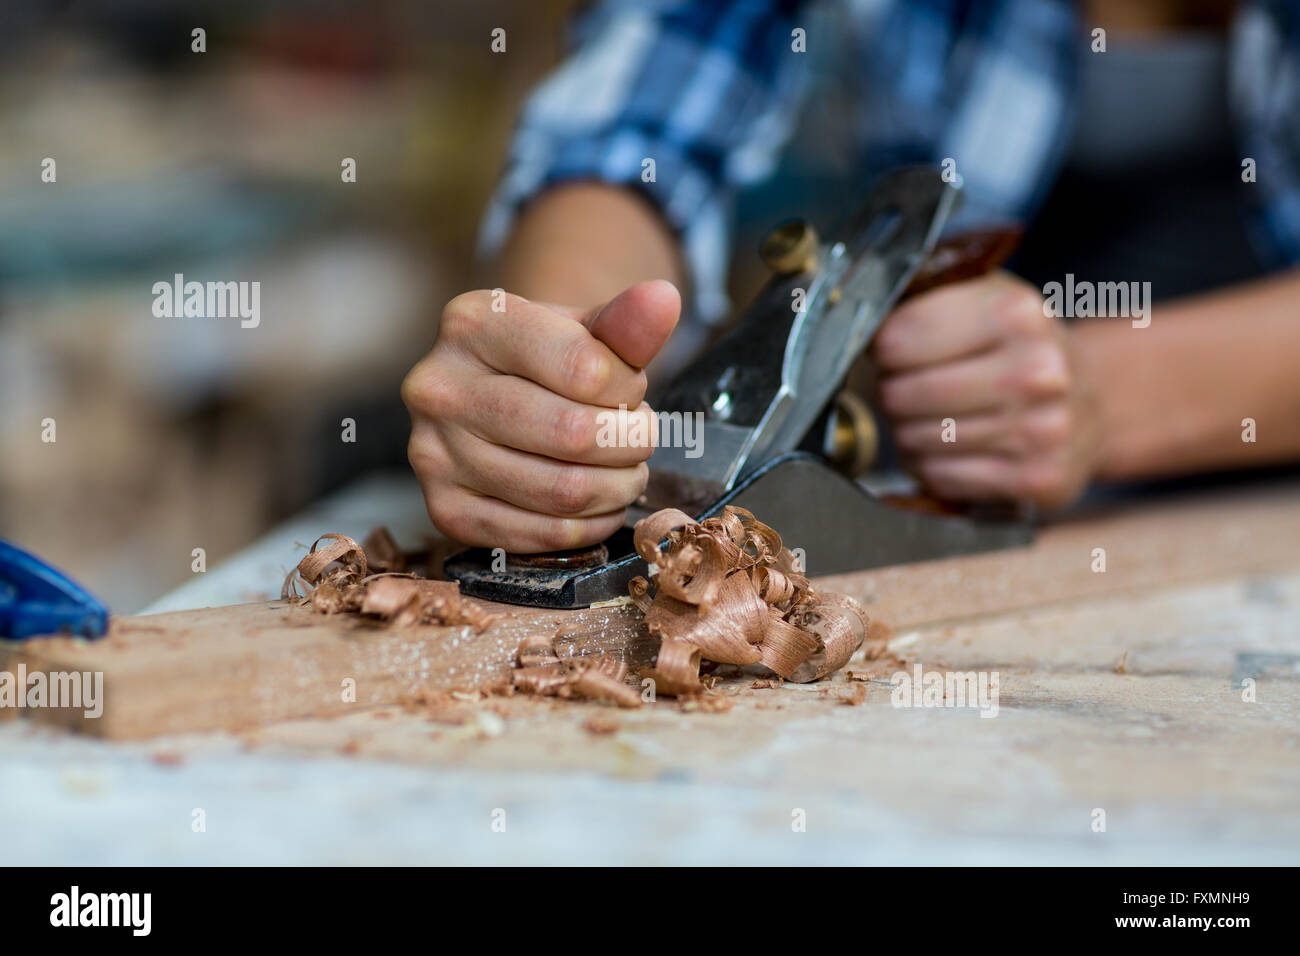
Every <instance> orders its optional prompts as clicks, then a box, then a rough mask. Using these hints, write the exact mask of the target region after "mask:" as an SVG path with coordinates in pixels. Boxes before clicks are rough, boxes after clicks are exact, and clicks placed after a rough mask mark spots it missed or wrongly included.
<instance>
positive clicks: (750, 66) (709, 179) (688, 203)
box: [480, 0, 809, 323]
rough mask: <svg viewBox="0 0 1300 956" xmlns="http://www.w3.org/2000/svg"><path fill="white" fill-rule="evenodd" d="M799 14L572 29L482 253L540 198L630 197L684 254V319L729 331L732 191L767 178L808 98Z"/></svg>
mask: <svg viewBox="0 0 1300 956" xmlns="http://www.w3.org/2000/svg"><path fill="white" fill-rule="evenodd" d="M803 7H804V4H803V3H800V2H796V0H788V2H761V0H734V2H733V0H729V2H723V0H691V2H683V0H678V2H667V0H658V2H650V3H647V2H643V0H642V2H635V3H634V2H620V0H607V2H604V3H601V4H599V5H597V6H596V7H595V8H594V9H592V10H591V11H589V12H588V13H586V14H584V15H583V16H582V17H580V18H579V20H578V21H577V23H576V37H577V41H578V42H577V46H576V49H575V50H574V52H573V53H572V55H570V57H569V58H568V59H567V60H566V61H565V62H563V63H562V64H561V65H560V66H559V67H558V68H557V69H556V70H555V71H554V72H553V73H551V74H550V75H549V76H548V77H547V78H546V79H545V80H544V81H543V82H542V83H541V84H540V85H539V86H538V87H537V88H536V89H535V90H534V91H533V93H532V94H531V95H530V96H529V98H528V100H527V101H526V102H525V104H524V107H523V110H522V113H521V115H520V118H519V121H518V124H517V127H516V130H515V134H514V138H513V141H512V143H511V146H510V150H509V154H508V157H507V161H506V167H505V172H504V175H503V176H502V179H501V182H500V184H499V186H498V188H497V191H496V193H495V195H494V197H493V199H492V201H491V203H490V205H489V207H488V211H487V214H486V217H485V220H484V223H483V229H482V233H481V236H480V253H482V254H485V255H490V254H492V253H494V252H496V251H497V250H498V249H499V248H500V247H501V245H502V244H503V243H504V241H505V239H506V236H507V235H508V234H509V231H510V227H511V225H512V223H513V221H514V218H515V216H516V215H517V214H518V212H519V210H520V209H521V207H522V206H523V205H524V204H525V203H526V202H527V201H528V200H529V199H531V198H532V197H534V196H536V195H537V194H538V193H540V192H542V191H543V190H544V189H546V188H547V187H548V186H551V185H553V184H556V183H560V182H564V181H571V180H594V181H599V182H606V183H611V184H618V185H625V186H629V187H632V188H634V189H637V190H639V191H640V192H642V193H643V194H644V195H645V196H646V197H647V198H649V199H650V200H651V201H652V202H653V203H654V205H655V206H656V207H657V208H658V209H659V211H660V212H661V213H662V215H663V216H664V219H665V221H666V222H667V223H668V225H669V226H670V228H672V229H673V231H674V232H675V233H676V234H677V236H678V237H679V239H680V241H681V244H682V250H683V254H684V258H685V261H686V266H687V268H688V270H689V272H690V279H691V289H692V292H693V301H692V302H691V303H689V304H688V313H689V314H690V315H692V316H693V317H694V318H695V319H696V320H698V321H703V322H706V323H714V322H717V321H718V320H720V319H722V318H724V317H725V316H726V315H727V312H728V309H729V305H728V302H727V294H726V277H727V266H728V262H729V259H730V243H731V232H732V218H733V215H732V210H733V206H734V195H735V191H736V189H737V188H738V187H741V186H744V185H746V184H748V183H752V182H756V181H760V180H762V179H764V178H765V177H767V176H769V175H770V174H771V172H772V170H773V168H774V166H775V163H776V160H777V158H778V156H779V153H780V151H781V149H782V148H783V147H784V145H785V143H786V142H787V140H788V139H789V137H790V135H791V132H792V130H793V128H794V126H795V123H796V120H797V118H798V111H799V108H800V106H801V103H802V100H803V93H804V90H805V88H806V86H807V77H808V74H809V71H808V70H807V69H806V68H805V66H804V63H805V60H806V57H807V55H808V54H807V53H805V52H804V40H805V37H806V34H805V33H803V32H801V24H800V13H801V9H802V8H803Z"/></svg>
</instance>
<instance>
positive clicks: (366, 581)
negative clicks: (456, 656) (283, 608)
mask: <svg viewBox="0 0 1300 956" xmlns="http://www.w3.org/2000/svg"><path fill="white" fill-rule="evenodd" d="M382 530H383V529H380V531H382ZM377 533H378V532H377ZM377 533H376V534H377ZM376 534H372V535H371V536H370V538H368V539H367V541H368V542H370V541H373V540H376ZM383 538H386V539H387V542H388V543H389V544H391V543H392V538H391V537H388V535H387V532H384V533H383ZM322 541H328V542H329V543H328V544H326V545H325V546H323V547H322V546H321V542H322ZM384 547H385V546H384V544H383V540H382V539H380V543H379V550H380V551H381V552H382V551H383V549H384ZM393 554H397V556H398V558H400V557H401V555H400V552H397V550H396V546H395V545H394V546H393V549H392V552H389V553H384V554H382V556H381V557H380V560H379V561H376V562H375V563H376V564H379V565H380V566H391V565H392V563H393V561H394V559H393V557H392V555H393ZM371 566H372V564H371V559H370V558H368V557H367V551H366V549H365V548H363V547H362V546H361V545H359V544H357V542H356V541H355V540H353V539H352V538H349V537H348V536H347V535H345V534H323V535H321V536H320V537H319V538H317V539H316V540H315V541H314V542H313V543H312V546H311V549H310V550H309V551H308V552H307V554H306V555H305V556H304V557H303V559H302V560H301V561H299V562H298V566H297V567H296V568H294V569H293V570H292V571H290V572H289V574H288V575H287V576H286V577H285V579H284V585H283V587H282V588H281V589H280V598H281V600H285V601H289V600H296V601H297V602H298V603H299V604H304V605H307V604H309V605H311V606H312V607H313V608H314V609H315V610H316V611H318V612H319V613H321V614H338V613H341V612H351V613H357V614H366V615H370V616H372V617H377V618H380V619H382V620H384V621H388V622H390V623H392V624H395V625H397V626H399V627H405V626H408V625H412V624H468V625H470V626H471V627H473V628H474V630H475V631H477V632H479V633H481V632H482V631H483V630H484V629H485V628H486V627H487V626H488V625H489V624H490V623H492V621H494V620H495V619H496V615H494V614H488V613H486V612H485V611H484V610H483V609H482V608H480V607H478V606H477V605H475V604H472V603H470V602H467V601H465V600H464V599H463V598H462V597H461V594H460V585H459V584H457V583H456V582H455V581H430V580H428V579H426V578H417V577H415V576H414V575H408V574H396V573H392V572H382V573H379V574H370V573H369V571H370V568H371ZM300 585H301V586H302V589H303V591H304V594H299V592H298V588H299V586H300Z"/></svg>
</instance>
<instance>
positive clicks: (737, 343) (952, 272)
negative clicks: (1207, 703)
mask: <svg viewBox="0 0 1300 956" xmlns="http://www.w3.org/2000/svg"><path fill="white" fill-rule="evenodd" d="M960 198H961V185H960V182H949V181H946V180H945V179H944V178H943V177H941V176H940V174H939V171H938V170H937V169H934V168H928V167H908V168H904V169H899V170H895V171H893V172H891V173H888V174H886V175H885V176H883V177H882V178H881V179H880V181H879V182H878V183H877V184H876V186H875V188H874V189H873V190H872V191H871V193H870V195H869V196H868V198H867V200H866V202H865V203H864V205H863V206H862V208H861V209H860V210H858V212H857V213H856V214H855V215H853V216H852V217H850V218H849V219H848V220H847V222H845V223H843V224H842V225H841V226H840V227H839V228H837V229H836V230H835V231H834V232H832V233H831V234H830V235H829V236H828V237H827V238H825V239H820V238H819V237H818V236H817V234H816V232H815V231H814V229H813V228H812V227H811V226H810V225H808V224H807V223H804V222H792V223H788V224H786V225H784V226H782V227H780V228H778V229H777V230H775V231H774V232H773V233H771V234H770V235H769V236H768V237H767V239H766V240H765V241H764V243H763V248H762V250H761V252H762V256H763V259H764V261H765V262H766V263H767V265H768V266H769V267H770V268H771V270H772V271H773V273H774V274H773V276H772V278H771V279H770V280H769V281H768V283H767V284H766V286H765V287H764V288H763V290H762V291H761V292H760V293H759V295H758V297H757V298H756V299H755V301H754V302H753V303H752V304H751V305H750V307H749V308H748V309H747V310H746V311H745V313H744V314H743V315H742V316H741V318H740V320H739V321H738V322H737V323H736V325H735V326H734V327H733V328H732V330H731V331H730V332H729V333H728V334H727V335H725V336H724V337H723V338H722V339H721V340H720V341H719V342H718V343H717V344H716V345H715V346H713V347H712V348H711V349H709V350H708V351H707V352H706V353H705V354H703V355H702V356H700V357H699V358H698V359H697V360H696V361H694V362H693V363H692V364H691V365H689V366H688V367H687V368H685V369H684V370H683V371H682V372H681V373H680V374H679V375H678V376H677V377H676V378H675V379H674V380H673V381H672V382H671V383H670V384H669V385H668V386H667V387H666V388H665V389H663V390H662V391H661V392H659V393H658V394H657V396H656V397H655V399H653V400H652V401H651V406H652V407H653V408H654V409H655V410H656V412H657V413H658V414H659V416H660V421H661V427H660V441H659V443H658V445H657V447H656V448H655V451H654V454H653V455H652V456H651V458H650V462H649V464H650V480H649V484H648V485H647V487H646V491H645V493H644V495H642V497H641V499H639V500H638V502H637V503H636V506H635V507H633V508H630V509H628V518H627V522H626V525H625V527H624V528H622V529H621V530H620V531H619V532H617V533H616V534H615V535H613V536H612V537H611V538H610V539H609V540H607V541H605V542H604V543H603V544H600V545H596V546H595V547H594V548H584V549H578V550H576V551H568V552H561V553H556V554H538V555H508V554H504V553H503V552H501V551H500V550H499V549H498V550H497V551H495V552H493V551H490V550H488V549H484V548H475V549H470V550H469V551H465V552H462V553H461V554H459V555H456V556H454V557H452V558H449V559H448V560H447V562H446V564H445V572H446V575H447V577H449V578H452V579H455V580H458V581H459V582H460V586H461V590H462V591H463V592H464V593H466V594H471V595H474V596H475V597H481V598H485V599H490V600H495V601H505V602H507V603H512V604H526V605H534V606H540V607H556V608H573V607H585V606H588V605H591V604H595V603H600V602H603V601H609V600H613V599H616V598H619V597H622V596H624V595H626V594H627V584H628V581H629V580H631V579H632V578H633V577H635V576H637V575H644V574H646V571H647V569H646V567H645V563H644V562H643V561H642V560H641V559H640V558H639V557H638V556H637V554H636V552H635V551H634V550H633V548H632V525H633V524H634V523H635V522H636V521H637V520H638V519H640V518H641V517H644V516H645V515H646V514H648V513H650V512H652V511H656V510H658V509H660V508H680V509H681V510H683V511H685V512H687V513H688V514H692V515H694V516H696V517H699V518H705V517H709V516H711V515H714V514H718V513H720V512H721V511H722V509H723V508H724V507H725V506H726V505H739V506H740V507H743V508H747V509H749V510H750V511H752V512H754V514H756V515H757V516H759V517H760V518H761V519H762V520H763V521H764V522H765V523H766V524H769V525H771V526H772V527H774V528H776V529H777V530H779V531H780V533H781V535H782V537H783V539H784V540H785V542H786V544H787V546H788V547H790V548H791V549H792V550H794V551H795V553H796V554H797V555H801V556H802V557H803V559H804V569H805V571H806V572H807V573H808V574H810V575H821V574H836V573H840V572H846V571H856V570H861V569H865V568H873V567H882V566H886V565H893V564H902V563H906V562H910V561H924V560H930V559H934V558H942V557H949V556H952V555H957V554H968V553H972V552H976V551H987V550H993V549H998V548H1006V547H1013V546H1017V545H1023V544H1027V543H1029V541H1030V540H1032V536H1033V532H1032V529H1031V526H1030V524H1029V523H1028V521H1027V520H1024V519H1023V517H1018V516H1017V517H1007V516H1005V515H1004V516H1001V517H998V518H990V517H988V516H982V515H979V514H976V513H973V512H963V511H960V510H957V509H955V508H952V507H950V506H946V505H940V504H938V503H933V502H929V503H927V502H925V501H924V500H923V499H916V498H889V497H887V496H883V495H878V494H874V493H873V492H871V491H869V490H867V488H866V487H864V486H863V485H862V484H860V483H858V482H857V481H854V480H853V477H855V476H856V475H857V474H859V473H861V472H862V471H865V470H866V467H867V466H868V465H870V463H871V462H872V460H873V459H874V458H875V452H876V444H877V432H876V429H875V427H874V420H873V418H872V416H871V414H870V410H869V409H868V408H867V407H866V406H865V404H864V403H862V402H861V401H860V400H857V399H855V398H854V397H853V396H852V395H850V394H848V393H841V392H840V389H841V384H842V383H843V381H844V378H845V376H846V374H847V373H848V372H849V370H850V366H852V365H853V363H854V362H855V360H857V359H858V357H859V356H860V355H861V354H862V353H863V351H864V350H865V349H866V348H867V346H868V345H869V344H870V342H871V338H872V336H873V335H874V334H875V332H876V329H877V328H878V327H879V326H880V324H881V322H882V321H883V319H884V318H885V316H886V315H887V314H888V313H889V311H890V310H891V309H892V308H893V307H894V306H895V305H896V304H897V303H898V302H899V301H900V300H901V299H902V298H903V297H904V296H905V295H910V294H916V293H917V292H921V291H925V290H926V289H928V288H932V287H934V286H936V285H940V284H942V283H944V282H948V281H955V280H957V279H963V278H971V277H974V276H976V275H980V274H982V273H984V272H986V271H988V270H989V269H992V268H995V267H997V266H998V265H1000V264H1001V262H1002V261H1003V260H1004V259H1005V258H1006V257H1007V256H1008V255H1009V254H1010V253H1011V251H1012V250H1013V249H1014V247H1015V244H1016V241H1017V240H1018V238H1019V232H1018V230H1014V229H1002V230H987V231H985V232H981V233H972V234H967V235H965V236H963V237H959V238H957V239H954V240H945V241H943V242H940V233H941V232H942V230H943V228H944V226H945V224H946V223H947V222H948V220H949V218H950V217H951V216H952V214H953V212H954V211H955V209H956V206H957V203H958V202H959V200H960ZM665 412H668V413H669V414H668V416H667V420H668V421H670V422H671V423H672V424H674V425H675V424H678V423H679V422H686V421H687V418H686V417H687V416H690V419H689V424H690V425H693V426H696V427H698V429H699V431H698V434H697V435H696V436H695V440H694V441H692V442H690V443H689V445H688V443H687V442H684V441H673V440H671V439H672V438H673V437H677V438H680V437H681V433H680V432H679V433H678V434H677V435H676V436H673V435H671V434H669V435H668V436H667V437H668V438H669V439H670V440H667V441H665V437H666V436H665V428H664V426H663V422H664V421H665V420H666V419H665ZM676 413H680V414H681V416H682V418H681V419H678V418H676ZM683 427H685V426H683ZM667 431H669V432H672V431H673V429H672V428H669V429H667Z"/></svg>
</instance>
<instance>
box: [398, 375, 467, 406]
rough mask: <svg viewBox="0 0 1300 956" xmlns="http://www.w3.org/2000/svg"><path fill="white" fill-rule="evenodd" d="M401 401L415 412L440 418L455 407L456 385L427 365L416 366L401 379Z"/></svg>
mask: <svg viewBox="0 0 1300 956" xmlns="http://www.w3.org/2000/svg"><path fill="white" fill-rule="evenodd" d="M402 401H403V402H405V403H406V407H407V408H408V409H409V410H410V411H412V412H415V413H417V414H422V415H427V416H429V417H431V418H440V417H443V416H446V415H448V414H450V413H451V412H452V411H454V410H455V408H456V404H457V402H456V387H455V386H454V385H453V384H452V383H451V382H450V381H449V380H448V379H447V378H446V377H444V376H442V375H439V374H438V373H437V372H435V371H434V370H433V369H432V368H430V367H429V366H423V367H422V366H416V367H415V368H414V369H412V370H411V372H410V373H409V374H408V375H407V376H406V378H405V379H404V380H403V381H402Z"/></svg>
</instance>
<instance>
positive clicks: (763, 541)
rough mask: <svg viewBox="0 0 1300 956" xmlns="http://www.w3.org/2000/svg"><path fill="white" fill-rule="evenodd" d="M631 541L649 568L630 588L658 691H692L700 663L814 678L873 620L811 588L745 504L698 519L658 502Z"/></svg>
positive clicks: (848, 601) (858, 640)
mask: <svg viewBox="0 0 1300 956" xmlns="http://www.w3.org/2000/svg"><path fill="white" fill-rule="evenodd" d="M633 544H634V546H635V547H636V551H637V553H638V554H639V555H640V556H641V558H642V559H643V560H645V561H646V563H647V564H649V565H650V566H651V578H650V579H646V578H643V577H637V578H633V579H632V581H631V582H630V583H629V585H628V592H629V594H630V595H631V597H632V601H633V602H634V603H635V604H636V605H637V606H638V607H639V608H641V610H642V611H643V612H644V614H645V619H646V627H647V628H648V630H649V631H650V633H651V634H653V635H657V636H658V637H659V638H660V639H661V643H660V648H659V656H658V659H657V661H656V663H655V667H654V669H653V670H652V671H650V673H649V675H648V676H650V677H652V678H653V679H654V681H655V690H656V693H660V694H667V695H670V696H682V695H690V694H698V693H699V692H700V691H701V690H703V684H701V682H700V676H699V675H700V666H701V663H702V662H704V661H712V662H716V663H723V664H738V665H745V664H758V663H761V664H763V665H765V666H766V667H768V668H769V669H771V670H773V671H775V672H776V673H777V674H779V675H781V677H783V678H785V679H786V680H790V681H794V682H796V683H807V682H809V681H815V680H819V679H821V678H822V677H825V676H826V675H827V674H830V673H833V672H835V671H837V670H839V669H840V668H841V667H843V666H844V665H845V664H847V663H848V661H849V658H851V657H852V656H853V654H854V652H855V651H857V649H858V648H859V647H860V646H861V645H862V643H863V640H864V639H865V638H866V636H867V633H868V629H869V628H870V627H871V621H870V619H869V618H868V617H867V614H866V612H865V611H864V610H863V609H862V607H861V606H860V605H859V604H858V603H857V602H856V601H854V600H853V599H852V598H849V597H847V596H845V595H842V594H835V593H826V594H819V593H818V592H817V591H816V590H815V589H814V588H813V586H812V584H811V583H810V582H809V580H808V578H807V577H805V576H804V575H803V573H802V572H800V571H799V570H798V568H797V565H796V562H795V558H794V555H793V554H792V553H791V552H790V550H789V549H788V548H786V547H785V546H784V545H783V544H782V543H781V536H780V535H778V534H777V533H776V531H774V530H773V529H772V528H770V527H768V526H767V525H765V524H763V523H762V522H761V521H759V520H758V519H756V518H755V517H754V516H753V514H751V513H750V512H748V511H746V510H745V509H744V508H737V507H735V506H733V505H728V506H727V507H726V508H725V509H724V510H723V513H722V514H721V515H720V516H718V517H714V518H705V519H704V520H703V521H696V520H695V519H694V518H691V517H690V516H689V515H687V514H686V513H685V512H683V511H678V510H676V509H672V508H666V509H664V510H662V511H657V512H655V513H654V514H652V515H649V516H648V517H646V518H643V519H642V520H641V521H638V522H637V524H636V528H635V529H634V531H633ZM879 633H880V632H879V631H878V632H877V634H878V635H879ZM885 633H887V632H885ZM882 643H883V642H882Z"/></svg>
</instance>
